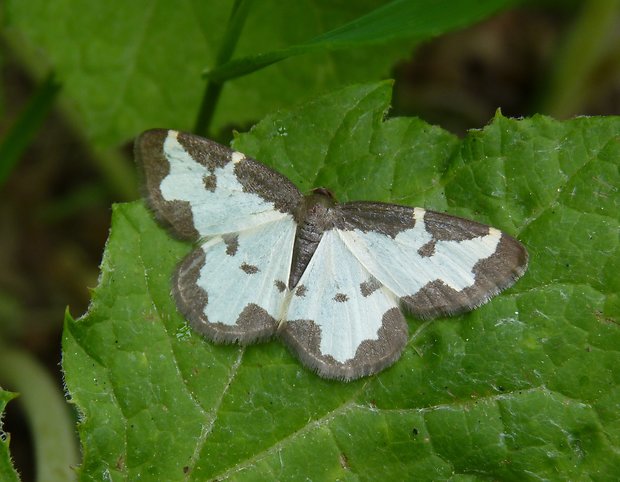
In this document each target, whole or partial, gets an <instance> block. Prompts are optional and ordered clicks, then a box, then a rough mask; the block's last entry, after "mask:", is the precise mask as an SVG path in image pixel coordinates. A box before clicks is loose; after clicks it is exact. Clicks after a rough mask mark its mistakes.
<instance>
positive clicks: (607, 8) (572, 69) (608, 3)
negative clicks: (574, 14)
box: [541, 0, 620, 119]
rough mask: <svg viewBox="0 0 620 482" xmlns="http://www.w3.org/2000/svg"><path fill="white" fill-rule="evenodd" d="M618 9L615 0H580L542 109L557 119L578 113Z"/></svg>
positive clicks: (610, 32)
mask: <svg viewBox="0 0 620 482" xmlns="http://www.w3.org/2000/svg"><path fill="white" fill-rule="evenodd" d="M619 10H620V1H619V0H591V1H589V2H586V3H585V4H584V7H583V10H582V12H581V14H580V15H579V17H578V18H577V20H576V22H575V24H574V26H573V28H572V29H571V30H570V31H569V32H568V33H567V35H566V40H565V43H564V45H563V46H562V47H561V49H560V51H559V52H558V56H557V58H556V61H555V63H554V65H555V69H554V71H553V72H552V73H551V76H550V81H549V82H548V90H547V94H546V98H545V99H543V101H542V108H541V110H542V112H544V113H547V114H549V115H551V116H553V117H556V118H559V119H564V118H568V117H570V116H572V115H575V114H578V113H579V110H580V108H581V106H582V105H583V102H584V98H585V92H586V90H587V89H586V85H587V82H588V78H589V76H590V74H591V73H592V70H593V69H594V68H595V67H596V65H597V63H598V62H599V61H600V58H601V55H602V54H603V52H604V50H605V46H606V45H607V41H608V39H609V37H610V35H611V34H612V33H613V29H615V28H616V21H617V18H618V11H619Z"/></svg>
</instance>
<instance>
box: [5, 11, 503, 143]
mask: <svg viewBox="0 0 620 482" xmlns="http://www.w3.org/2000/svg"><path fill="white" fill-rule="evenodd" d="M246 1H247V0H246ZM232 3H233V2H231V1H229V0H210V1H208V2H152V1H148V0H137V1H132V2H123V1H120V0H110V1H106V2H92V1H88V0H73V1H71V2H67V1H62V0H30V1H28V2H24V1H22V0H7V2H6V6H5V10H6V17H7V24H8V27H7V28H6V29H5V37H6V38H7V40H8V41H9V42H10V44H11V47H12V48H13V49H14V50H16V51H17V52H18V53H19V54H20V56H21V58H22V59H24V60H25V61H27V63H28V64H30V66H31V68H32V70H34V71H35V72H40V71H41V70H43V69H48V68H49V67H53V69H54V71H55V72H56V73H57V77H58V79H59V81H60V82H61V83H62V85H63V97H64V100H65V102H64V103H63V105H64V106H65V107H68V109H67V110H68V111H69V112H70V113H72V114H73V117H74V120H75V122H76V124H77V125H79V126H80V127H82V128H83V129H85V131H86V134H87V135H88V136H89V137H90V138H91V139H93V140H94V141H95V143H96V144H97V146H98V147H110V146H114V147H116V146H117V145H118V144H119V143H120V142H122V141H125V140H126V139H127V138H128V137H131V136H132V135H135V134H137V133H139V132H140V131H142V130H145V129H147V128H151V127H157V126H166V127H175V128H178V129H184V130H190V129H191V128H192V127H193V125H194V121H195V117H196V115H197V113H198V109H199V105H200V101H201V98H202V95H203V91H204V89H205V80H204V79H203V78H202V73H203V71H204V69H205V67H214V66H215V65H216V56H217V52H218V50H219V46H220V44H221V42H222V38H223V37H224V32H225V29H226V25H227V22H228V19H229V15H230V11H231V8H232ZM386 3H387V2H386V1H385V0H357V1H355V2H351V1H348V0H339V1H333V0H328V1H325V0H313V1H310V2H282V1H279V0H261V1H256V2H253V4H252V5H251V7H250V8H249V12H248V17H247V20H246V22H245V26H244V29H243V31H242V33H241V36H240V38H239V39H238V42H237V47H236V50H235V56H238V57H244V56H251V55H256V54H258V53H261V52H269V51H273V50H274V49H281V48H286V47H287V46H290V45H296V44H300V43H303V42H305V41H307V40H308V39H312V38H314V37H316V36H318V35H320V34H323V33H325V32H329V31H330V30H332V29H335V28H337V27H341V26H342V25H346V24H347V23H348V22H351V21H354V19H357V18H359V17H360V16H362V15H364V14H367V13H368V12H371V11H373V10H374V9H376V8H377V7H378V6H381V5H384V4H386ZM412 3H414V2H412ZM455 3H458V5H461V6H462V9H461V10H455V9H456V8H457V7H446V8H444V9H443V11H442V13H443V14H444V16H443V18H444V19H445V20H443V22H444V24H443V25H444V29H445V28H447V26H449V25H452V26H453V27H456V26H464V25H465V22H464V21H463V20H461V19H459V18H456V17H455V18H451V15H452V14H453V13H458V12H461V13H463V12H465V13H463V19H465V20H469V21H473V19H475V18H480V17H479V16H477V15H482V13H483V12H489V13H490V12H492V11H493V10H494V9H496V8H500V7H501V6H502V5H506V4H507V3H508V2H507V1H506V0H485V1H484V2H480V1H479V0H467V1H466V0H459V2H455ZM445 4H446V5H451V4H452V2H451V1H450V2H448V1H446V2H445ZM478 5H481V6H480V7H479V6H478ZM469 10H471V12H473V14H476V15H473V14H469V13H468V12H469ZM431 11H432V10H431ZM33 12H36V15H34V14H33ZM76 12H79V15H76ZM435 12H436V10H435ZM424 18H428V17H426V16H425V17H424ZM50 19H54V21H50ZM437 23H440V22H439V20H438V21H437ZM369 27H370V26H368V28H366V29H365V31H366V32H367V34H366V36H368V35H370V33H368V30H369ZM388 27H389V23H383V28H382V30H381V32H383V34H384V33H385V30H386V29H387V28H388ZM362 31H364V30H362ZM426 32H427V33H428V34H429V35H430V34H432V33H433V32H435V33H436V32H438V30H434V29H432V28H429V30H428V31H426ZM379 34H380V32H377V34H376V35H375V37H376V38H379V37H380V36H381V35H383V34H381V35H379ZM342 35H344V34H342ZM401 38H402V37H401ZM415 38H417V39H420V36H419V34H418V35H417V36H416V37H415ZM353 40H355V42H357V39H353ZM413 45H414V42H413V40H410V39H402V40H395V41H392V42H390V43H388V44H385V45H377V46H367V47H363V48H361V47H360V48H356V49H350V50H347V51H339V52H326V51H323V47H321V51H319V52H315V53H314V54H312V55H306V56H303V57H298V58H295V59H290V60H288V61H286V62H281V63H279V64H277V65H274V66H273V67H271V68H270V69H268V70H264V71H261V72H256V73H255V74H253V75H250V76H247V77H244V78H242V79H238V80H235V81H233V82H229V83H227V84H226V86H225V88H224V89H223V91H222V96H221V97H220V100H219V103H218V105H217V109H216V111H215V113H214V118H213V124H212V129H211V131H212V132H218V131H219V130H220V129H222V128H224V127H228V128H230V126H231V125H233V126H240V125H249V124H250V123H253V122H255V121H256V120H258V119H260V118H262V117H263V116H264V115H265V114H266V113H267V112H273V111H274V110H275V109H277V108H280V107H284V106H288V105H291V104H293V103H295V102H298V101H299V100H300V99H301V98H309V97H311V96H312V95H316V94H317V93H318V92H325V91H328V90H330V89H333V88H335V87H336V86H342V85H346V84H349V83H352V82H360V81H367V80H372V79H380V78H385V77H387V76H389V74H390V71H391V69H392V68H393V66H394V64H395V63H396V62H397V61H399V60H402V59H405V58H408V57H409V56H410V55H411V51H412V48H413ZM44 71H45V70H44Z"/></svg>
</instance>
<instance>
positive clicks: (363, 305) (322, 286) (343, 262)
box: [286, 230, 397, 363]
mask: <svg viewBox="0 0 620 482" xmlns="http://www.w3.org/2000/svg"><path fill="white" fill-rule="evenodd" d="M370 278H371V276H370V274H369V273H368V271H367V270H366V269H364V267H363V266H362V265H361V264H360V263H359V261H358V260H356V259H355V257H354V256H353V254H352V253H351V251H350V250H349V249H347V247H346V246H345V244H344V243H343V241H342V239H341V238H340V236H339V235H338V233H337V231H336V230H330V231H327V232H325V234H324V235H323V238H322V239H321V242H320V243H319V246H318V248H317V250H316V252H315V253H314V255H313V257H312V259H311V261H310V263H309V264H308V267H307V268H306V270H305V272H304V274H303V275H302V277H301V279H300V281H299V283H298V285H297V290H295V292H294V294H293V295H292V299H291V302H290V305H289V308H288V313H287V316H286V318H287V320H288V323H289V324H291V325H292V324H294V323H295V320H311V321H312V322H313V323H314V324H315V325H317V326H318V327H319V328H320V330H321V342H320V347H319V348H320V352H321V355H331V356H332V357H333V358H334V359H335V360H336V361H338V362H342V363H344V362H346V361H347V360H351V359H352V358H354V357H355V354H356V351H357V349H358V347H359V346H360V344H361V343H362V342H363V341H365V340H377V339H378V330H379V328H381V325H382V321H383V315H384V314H385V313H386V312H387V311H388V310H389V309H391V308H394V307H395V306H397V302H396V300H395V298H394V297H393V296H392V295H391V294H390V293H389V292H388V291H387V290H385V288H378V289H376V290H374V291H373V292H372V293H366V294H365V296H364V295H363V294H362V290H361V285H362V284H363V283H367V282H368V281H369V279H370ZM300 290H301V293H302V294H303V295H300V294H299V293H300Z"/></svg>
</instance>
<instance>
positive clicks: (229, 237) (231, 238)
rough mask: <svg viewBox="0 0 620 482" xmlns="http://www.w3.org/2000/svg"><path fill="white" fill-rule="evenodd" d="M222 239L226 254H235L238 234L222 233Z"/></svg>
mask: <svg viewBox="0 0 620 482" xmlns="http://www.w3.org/2000/svg"><path fill="white" fill-rule="evenodd" d="M222 240H223V241H224V244H225V245H226V254H227V255H228V256H234V255H235V254H237V249H238V248H239V236H237V235H236V234H224V235H223V236H222ZM241 269H243V268H241Z"/></svg>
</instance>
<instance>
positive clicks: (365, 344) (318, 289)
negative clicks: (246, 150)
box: [135, 129, 528, 380]
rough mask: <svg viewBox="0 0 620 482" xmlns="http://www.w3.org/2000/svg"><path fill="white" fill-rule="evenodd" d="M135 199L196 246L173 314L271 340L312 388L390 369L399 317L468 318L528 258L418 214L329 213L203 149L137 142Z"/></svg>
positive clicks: (402, 337) (323, 196) (182, 139)
mask: <svg viewBox="0 0 620 482" xmlns="http://www.w3.org/2000/svg"><path fill="white" fill-rule="evenodd" d="M135 154H136V160H137V163H138V165H139V167H140V169H141V170H142V171H143V179H144V183H145V187H146V193H147V194H146V197H147V201H148V204H149V206H150V207H151V209H152V211H153V212H154V213H155V215H156V217H157V219H158V220H159V221H160V222H161V223H162V224H163V225H165V226H167V227H169V229H170V230H171V231H172V233H173V234H174V235H176V236H177V237H179V238H181V239H185V240H190V241H193V242H195V243H196V247H195V248H194V250H193V251H191V252H190V253H189V255H187V257H186V258H185V259H183V260H182V261H181V262H180V263H179V265H178V267H177V268H176V272H175V274H174V277H173V281H172V293H173V296H174V298H175V300H176V305H177V307H178V309H179V311H180V312H181V313H182V314H183V315H184V316H185V317H186V318H187V320H188V321H189V323H190V325H191V326H192V327H193V328H194V329H195V330H196V331H198V332H200V333H202V334H203V335H204V336H206V337H207V338H208V339H210V340H212V341H213V342H216V343H232V342H237V343H240V344H249V343H253V342H257V341H259V340H266V339H268V338H271V337H274V336H277V337H279V338H280V339H282V340H283V341H284V343H285V344H286V345H287V346H288V347H289V348H290V350H291V351H292V352H293V353H294V354H295V355H296V356H297V357H298V358H299V359H300V360H301V362H302V363H303V364H304V365H306V366H307V367H309V368H311V369H312V370H314V371H316V372H317V373H318V374H319V375H320V376H322V377H324V378H329V379H341V380H353V379H356V378H360V377H363V376H367V375H371V374H374V373H377V372H379V371H381V370H383V369H384V368H386V367H388V366H390V365H391V364H392V363H394V362H395V361H396V360H397V359H398V358H399V356H400V354H401V352H402V351H403V349H404V347H405V345H406V344H407V341H408V334H407V323H406V321H405V317H404V315H403V310H404V311H405V312H409V313H410V314H412V315H414V316H416V317H418V318H423V319H429V318H434V317H438V316H444V315H454V314H458V313H463V312H466V311H469V310H472V309H474V308H476V307H477V306H479V305H481V304H483V303H485V302H487V301H488V300H489V298H491V297H492V296H494V295H495V294H497V293H499V292H500V291H501V290H503V289H505V288H508V287H509V286H511V285H512V284H513V283H514V282H515V281H516V280H517V278H519V277H520V276H521V275H522V274H523V273H524V272H525V270H526V267H527V262H528V255H527V252H526V250H525V248H524V247H523V246H522V245H521V243H519V242H518V241H517V240H516V239H514V238H512V237H510V236H509V235H507V234H505V233H503V232H501V231H499V230H498V229H495V228H492V227H489V226H486V225H483V224H479V223H477V222H474V221H469V220H466V219H461V218H458V217H454V216H450V215H447V214H442V213H438V212H433V211H426V210H424V209H422V208H415V207H408V206H400V205H395V204H386V203H379V202H365V201H358V202H347V203H342V204H339V203H337V202H336V200H335V199H334V196H333V195H332V193H331V192H330V191H328V190H327V189H324V188H318V189H314V190H313V191H311V192H310V193H309V194H307V195H302V193H301V192H300V191H299V190H298V189H297V187H295V185H294V184H293V183H292V182H291V181H289V180H288V179H287V178H286V177H284V176H283V175H281V174H279V173H278V172H276V171H274V170H272V169H270V168H268V167H266V166H264V165H263V164H261V163H260V162H258V161H256V160H253V159H250V158H249V157H247V156H245V155H244V154H242V153H240V152H236V151H233V150H231V149H228V148H226V147H224V146H222V145H219V144H217V143H215V142H213V141H210V140H208V139H204V138H201V137H198V136H195V135H192V134H185V133H182V132H177V131H174V130H163V129H155V130H149V131H146V132H144V133H143V134H142V135H140V136H139V137H138V139H137V140H136V144H135Z"/></svg>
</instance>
